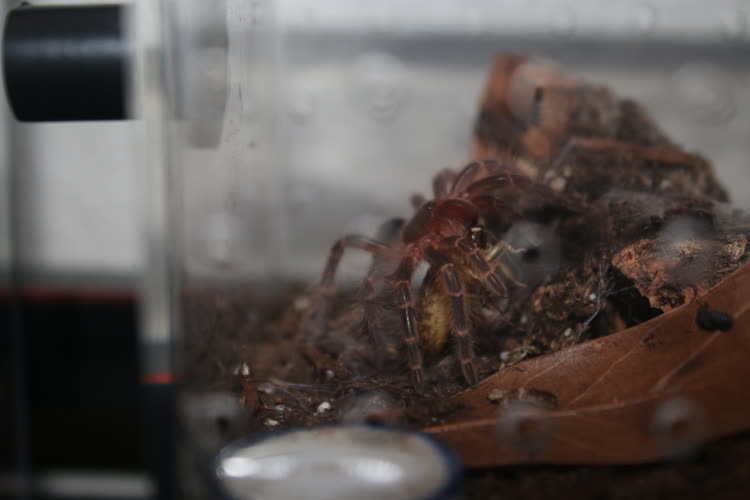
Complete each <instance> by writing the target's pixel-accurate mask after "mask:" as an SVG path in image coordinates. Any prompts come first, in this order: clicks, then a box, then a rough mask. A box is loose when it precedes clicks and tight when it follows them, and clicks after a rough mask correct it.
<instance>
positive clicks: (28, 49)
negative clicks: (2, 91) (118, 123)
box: [3, 5, 128, 122]
mask: <svg viewBox="0 0 750 500" xmlns="http://www.w3.org/2000/svg"><path fill="white" fill-rule="evenodd" d="M122 12H123V7H122V6H120V5H105V6H74V7H73V6H66V7H19V8H17V9H14V10H12V11H11V12H10V13H9V14H8V16H7V18H6V21H5V31H4V34H3V38H4V40H3V66H4V75H5V88H6V92H7V94H8V100H9V101H10V107H11V108H12V109H13V112H14V114H15V115H16V118H17V119H18V120H20V121H30V122H36V121H74V120H122V119H125V118H126V114H127V113H126V97H125V88H126V85H125V75H126V62H127V57H128V47H127V43H126V41H125V37H124V36H123V26H122V18H123V16H122Z"/></svg>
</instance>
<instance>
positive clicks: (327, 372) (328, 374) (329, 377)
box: [326, 370, 334, 380]
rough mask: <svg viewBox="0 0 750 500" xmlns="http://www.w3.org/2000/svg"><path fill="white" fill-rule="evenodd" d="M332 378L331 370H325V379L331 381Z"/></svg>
mask: <svg viewBox="0 0 750 500" xmlns="http://www.w3.org/2000/svg"><path fill="white" fill-rule="evenodd" d="M333 376H334V373H333V370H326V378H327V379H328V380H331V379H332V378H333Z"/></svg>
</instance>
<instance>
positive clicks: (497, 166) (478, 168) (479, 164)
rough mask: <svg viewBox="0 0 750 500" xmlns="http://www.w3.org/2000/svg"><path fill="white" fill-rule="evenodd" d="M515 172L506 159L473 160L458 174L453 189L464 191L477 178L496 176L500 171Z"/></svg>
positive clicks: (454, 190)
mask: <svg viewBox="0 0 750 500" xmlns="http://www.w3.org/2000/svg"><path fill="white" fill-rule="evenodd" d="M503 171H505V172H508V173H510V172H513V168H512V166H511V164H509V163H507V162H506V161H497V160H495V159H491V158H489V159H486V160H480V161H473V162H471V163H469V164H468V165H466V166H465V167H464V168H463V170H461V172H460V173H459V174H458V176H456V180H455V181H454V182H453V187H452V189H451V191H453V192H456V191H458V192H463V191H465V190H466V188H467V187H468V186H470V185H472V184H473V183H474V182H476V181H475V179H485V178H488V177H494V176H495V175H497V174H498V173H499V172H503Z"/></svg>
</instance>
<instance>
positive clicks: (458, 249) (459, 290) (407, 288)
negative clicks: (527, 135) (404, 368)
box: [311, 160, 539, 391]
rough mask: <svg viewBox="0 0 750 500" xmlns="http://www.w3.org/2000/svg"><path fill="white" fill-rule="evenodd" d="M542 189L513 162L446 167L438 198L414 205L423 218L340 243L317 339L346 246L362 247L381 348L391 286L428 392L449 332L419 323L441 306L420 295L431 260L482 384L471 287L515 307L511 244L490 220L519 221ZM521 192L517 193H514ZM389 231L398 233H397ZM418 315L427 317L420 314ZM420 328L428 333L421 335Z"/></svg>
mask: <svg viewBox="0 0 750 500" xmlns="http://www.w3.org/2000/svg"><path fill="white" fill-rule="evenodd" d="M532 187H539V186H538V185H537V184H535V182H534V181H532V180H531V179H529V178H528V177H526V176H525V175H523V174H521V173H520V172H519V171H518V170H517V169H516V168H515V167H514V165H513V164H512V162H510V161H498V160H484V161H479V162H472V163H469V164H468V165H466V166H465V167H464V168H463V169H462V170H461V171H460V172H459V173H458V174H456V173H455V172H454V171H452V170H449V169H445V170H443V171H441V172H440V173H439V174H438V175H437V176H436V177H435V179H434V181H433V191H434V199H433V200H430V201H426V200H424V199H423V198H421V197H419V196H417V197H415V198H414V199H413V200H412V203H413V205H414V206H415V208H416V213H415V214H414V216H413V217H412V218H411V219H410V220H409V221H407V222H405V223H404V222H403V221H399V220H396V221H392V223H391V224H390V225H389V227H388V230H387V231H386V232H385V234H384V235H381V237H380V238H370V237H367V236H361V235H346V236H344V237H342V238H340V239H339V240H337V241H336V242H335V244H334V245H333V247H332V248H331V251H330V254H329V256H328V261H327V263H326V266H325V270H324V271H323V275H322V278H321V281H320V287H319V294H320V295H319V297H320V303H319V307H318V309H317V312H316V315H315V317H314V318H313V321H312V324H311V329H312V330H313V331H312V332H311V333H312V335H314V336H316V335H320V334H322V332H323V329H324V327H325V323H326V320H327V316H328V312H329V309H330V305H331V300H332V297H333V295H334V277H335V274H336V270H337V268H338V265H339V262H340V260H341V257H342V255H343V253H344V250H345V249H346V248H358V249H361V250H365V251H367V252H370V253H371V254H373V256H374V262H373V265H372V266H371V267H370V270H369V271H368V273H367V275H366V276H365V278H364V281H363V284H362V288H361V298H362V302H363V305H364V315H365V324H366V325H367V328H368V330H369V332H370V335H371V337H372V338H373V341H374V342H375V344H377V345H379V346H380V347H382V346H384V341H383V338H382V336H381V335H380V334H379V333H378V331H377V328H376V326H375V316H376V310H375V301H376V299H377V298H378V296H379V295H378V291H377V285H378V283H379V282H381V281H384V282H385V283H386V284H387V285H389V286H390V287H391V289H392V291H393V292H394V293H395V295H394V296H395V302H396V304H395V305H396V306H397V308H398V309H400V314H401V318H402V319H401V321H402V330H403V332H402V333H403V343H404V345H405V347H406V352H407V356H408V362H409V370H410V377H411V382H412V384H413V386H414V388H415V389H416V390H418V391H421V390H423V388H424V362H423V359H422V349H423V347H424V345H425V344H430V343H431V344H432V345H433V348H434V346H435V345H440V344H441V343H442V342H443V340H444V339H440V338H436V337H441V336H442V337H444V336H445V335H444V334H442V333H440V332H438V331H436V330H437V329H439V327H435V326H434V322H433V323H432V324H431V323H430V322H429V321H422V322H418V316H419V317H425V316H429V315H430V310H429V309H430V308H432V309H433V311H432V312H434V308H435V301H434V300H431V299H432V298H433V297H432V296H431V295H430V294H424V293H422V294H420V295H421V297H420V299H421V300H420V302H419V303H415V301H414V298H413V296H412V291H411V281H412V276H413V274H414V272H415V270H416V268H417V266H418V265H419V264H420V263H421V262H423V261H424V262H427V263H428V264H429V266H430V273H432V275H433V276H437V277H439V284H438V286H436V287H433V288H434V290H436V291H433V292H431V293H440V294H443V295H442V298H444V297H445V296H446V295H447V300H448V302H449V311H450V318H449V319H448V322H449V323H450V324H449V325H448V326H449V327H450V328H449V330H450V331H451V333H452V336H453V338H454V341H455V345H456V355H457V357H458V361H459V363H460V366H461V372H462V374H463V377H464V379H465V380H466V382H467V383H468V384H470V385H475V384H476V383H477V382H478V375H477V370H476V363H475V354H474V348H473V342H472V330H471V323H470V317H469V316H470V314H469V308H468V304H467V285H468V284H469V283H471V284H472V285H475V284H476V285H479V286H481V287H482V288H483V289H484V290H485V291H486V292H487V293H489V294H490V296H492V297H494V298H496V301H495V304H496V307H498V308H500V309H502V308H503V304H505V303H507V296H508V288H507V286H506V284H505V281H506V280H507V279H511V280H512V281H514V282H515V280H513V278H512V276H508V273H505V272H503V269H504V268H503V266H502V265H500V264H498V263H497V262H496V261H497V258H498V256H499V255H500V254H501V253H502V252H501V250H502V249H506V248H508V247H509V245H507V244H504V242H502V241H501V240H499V239H497V238H495V237H494V235H493V232H492V231H490V230H488V228H487V227H486V226H485V223H486V221H487V220H488V218H493V217H495V218H496V216H497V215H498V214H501V215H503V216H512V215H513V214H515V213H517V211H518V209H519V206H518V205H519V202H518V197H519V195H518V193H528V192H529V190H530V189H532ZM513 193H516V194H515V195H513ZM387 233H391V234H390V235H389V234H387ZM418 312H419V313H420V314H418ZM420 328H422V329H426V330H427V331H425V332H420Z"/></svg>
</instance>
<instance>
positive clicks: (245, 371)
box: [234, 363, 250, 377]
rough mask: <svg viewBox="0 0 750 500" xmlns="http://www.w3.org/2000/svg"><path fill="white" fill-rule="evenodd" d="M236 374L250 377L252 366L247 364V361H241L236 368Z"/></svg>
mask: <svg viewBox="0 0 750 500" xmlns="http://www.w3.org/2000/svg"><path fill="white" fill-rule="evenodd" d="M234 374H235V375H242V376H243V377H249V376H250V367H249V366H247V363H241V364H239V365H237V366H236V367H235V368H234Z"/></svg>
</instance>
